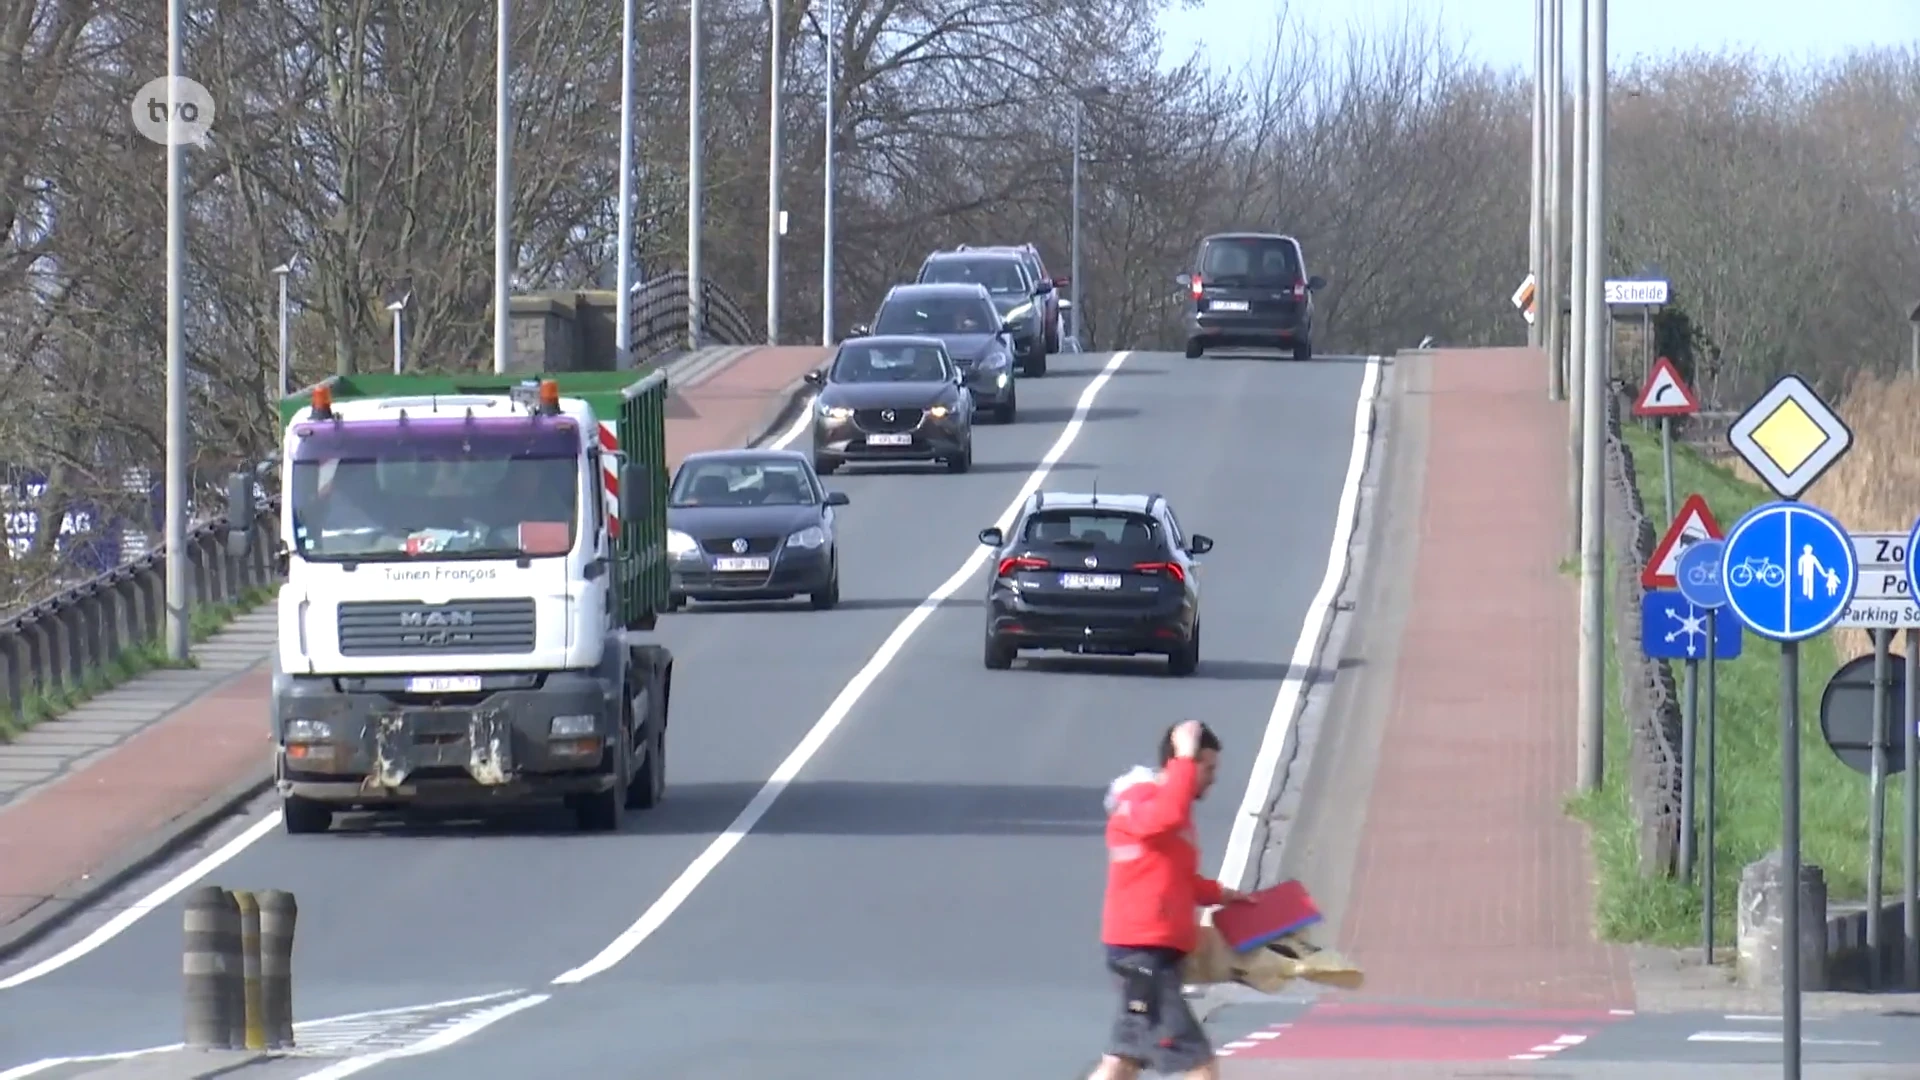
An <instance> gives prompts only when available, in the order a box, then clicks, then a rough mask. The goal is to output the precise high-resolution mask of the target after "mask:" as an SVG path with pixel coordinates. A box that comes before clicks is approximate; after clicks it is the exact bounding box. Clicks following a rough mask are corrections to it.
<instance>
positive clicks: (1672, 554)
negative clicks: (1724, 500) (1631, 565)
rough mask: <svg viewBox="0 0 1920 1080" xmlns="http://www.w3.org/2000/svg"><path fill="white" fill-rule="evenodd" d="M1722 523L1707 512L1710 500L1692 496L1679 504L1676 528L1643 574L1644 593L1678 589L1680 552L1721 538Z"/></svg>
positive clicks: (1710, 511) (1656, 551) (1666, 538)
mask: <svg viewBox="0 0 1920 1080" xmlns="http://www.w3.org/2000/svg"><path fill="white" fill-rule="evenodd" d="M1722 535H1723V534H1722V533H1721V532H1720V523H1719V522H1717V521H1715V520H1714V519H1713V511H1712V510H1710V509H1708V508H1707V500H1706V499H1704V498H1702V497H1701V496H1700V495H1698V494H1695V495H1689V496H1687V501H1686V502H1684V503H1682V504H1680V512H1679V513H1678V514H1675V515H1674V517H1673V524H1672V525H1670V526H1668V527H1667V534H1666V535H1665V536H1663V537H1661V538H1660V543H1659V544H1658V545H1657V546H1656V547H1655V548H1654V549H1653V557H1652V558H1650V559H1648V560H1647V565H1646V566H1645V567H1644V568H1643V569H1642V570H1641V571H1640V586H1641V588H1645V589H1677V588H1679V587H1680V579H1679V578H1678V577H1677V576H1676V572H1677V571H1678V570H1679V567H1680V552H1681V551H1682V550H1684V549H1685V548H1686V547H1687V545H1689V544H1692V543H1695V542H1697V541H1700V540H1719V539H1721V537H1722Z"/></svg>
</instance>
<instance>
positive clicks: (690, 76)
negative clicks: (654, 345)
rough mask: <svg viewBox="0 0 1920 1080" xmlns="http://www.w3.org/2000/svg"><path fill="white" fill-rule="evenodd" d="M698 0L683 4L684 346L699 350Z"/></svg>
mask: <svg viewBox="0 0 1920 1080" xmlns="http://www.w3.org/2000/svg"><path fill="white" fill-rule="evenodd" d="M701 150H702V147H701V133H700V0H688V3H687V343H688V344H689V346H691V347H692V348H695V349H697V348H699V347H700V338H701V331H702V330H703V329H704V328H703V327H702V326H701V325H700V315H701V310H700V309H701V304H700V293H701V288H700V215H701V207H700V185H701V184H702V183H703V182H704V180H703V178H702V177H701V175H700V165H701V158H702V157H704V156H705V155H703V154H702V153H701Z"/></svg>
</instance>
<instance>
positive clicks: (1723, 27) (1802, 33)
mask: <svg viewBox="0 0 1920 1080" xmlns="http://www.w3.org/2000/svg"><path fill="white" fill-rule="evenodd" d="M1595 2H1599V0H1595ZM1576 5H1577V0H1568V3H1567V8H1568V15H1567V23H1568V25H1567V49H1568V56H1569V60H1568V64H1569V66H1570V67H1571V65H1572V64H1573V63H1574V60H1573V58H1572V57H1573V49H1574V41H1575V33H1576V31H1577V24H1576V23H1575V22H1574V20H1575V18H1576V15H1577V12H1578V7H1577V6H1576ZM1283 7H1285V8H1290V9H1291V11H1292V12H1293V14H1294V16H1295V17H1296V18H1298V19H1299V20H1301V22H1302V23H1303V24H1304V25H1306V26H1308V27H1311V28H1313V29H1314V30H1316V31H1318V32H1320V33H1323V34H1329V33H1331V34H1337V33H1339V32H1340V31H1341V30H1342V29H1343V28H1344V27H1345V26H1347V25H1348V24H1356V25H1359V26H1361V27H1363V28H1364V27H1367V26H1369V25H1377V24H1380V23H1382V22H1387V23H1391V22H1393V21H1396V20H1397V19H1398V18H1400V17H1401V16H1403V15H1404V14H1405V13H1407V12H1408V11H1411V12H1413V13H1414V14H1416V15H1417V16H1419V17H1421V18H1422V19H1424V20H1427V21H1433V20H1436V19H1437V20H1440V21H1441V22H1442V25H1443V26H1444V27H1445V28H1446V31H1447V33H1448V34H1449V36H1451V37H1452V38H1454V39H1455V40H1456V41H1464V42H1465V43H1466V45H1467V47H1468V49H1469V50H1470V51H1471V52H1472V53H1473V54H1474V55H1475V56H1476V57H1477V58H1479V59H1482V60H1485V61H1487V62H1489V63H1493V64H1496V65H1501V66H1512V67H1524V66H1526V65H1528V64H1530V63H1531V56H1532V50H1533V29H1532V17H1533V0H1204V3H1203V5H1202V6H1201V7H1199V8H1197V9H1194V10H1185V11H1174V12H1169V13H1168V14H1167V15H1166V16H1165V17H1164V18H1163V19H1162V20H1161V29H1162V31H1163V32H1164V33H1165V34H1166V51H1167V53H1168V54H1169V59H1176V58H1178V59H1184V58H1185V57H1186V56H1188V55H1191V53H1192V52H1193V51H1194V50H1195V49H1201V50H1204V51H1205V53H1206V56H1207V59H1208V61H1209V62H1210V63H1212V64H1213V65H1215V66H1221V65H1234V64H1239V63H1244V62H1246V61H1247V60H1249V59H1251V58H1252V57H1253V56H1254V55H1255V54H1256V53H1261V52H1264V50H1265V49H1266V47H1267V44H1268V38H1269V36H1270V33H1269V31H1268V29H1267V28H1268V27H1269V26H1270V25H1271V23H1272V20H1273V18H1274V14H1275V13H1276V12H1277V11H1279V10H1281V9H1282V8H1283ZM1608 10H1609V17H1608V22H1607V38H1608V50H1607V52H1608V55H1609V56H1611V57H1612V58H1613V60H1614V61H1615V62H1621V61H1625V60H1629V59H1631V58H1633V57H1635V56H1639V55H1649V54H1651V55H1659V54H1664V53H1670V52H1676V51H1684V50H1687V49H1708V50H1713V49H1719V48H1722V47H1730V48H1736V49H1750V50H1752V51H1755V52H1758V53H1763V54H1768V55H1777V56H1782V57H1789V58H1796V59H1797V58H1810V57H1811V58H1825V57H1832V56H1837V55H1841V54H1844V53H1845V52H1846V51H1847V50H1848V49H1850V48H1863V47H1866V46H1869V45H1872V44H1876V43H1878V44H1901V43H1905V44H1912V43H1915V42H1920V0H1816V2H1813V3H1809V2H1808V0H1611V6H1610V7H1609V9H1608ZM1176 62H1177V59H1176Z"/></svg>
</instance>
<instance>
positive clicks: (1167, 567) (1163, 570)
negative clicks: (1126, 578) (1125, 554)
mask: <svg viewBox="0 0 1920 1080" xmlns="http://www.w3.org/2000/svg"><path fill="white" fill-rule="evenodd" d="M1133 568H1134V569H1135V570H1138V571H1139V572H1140V573H1142V574H1165V575H1166V576H1168V577H1170V578H1172V579H1173V580H1175V581H1185V580H1187V572H1186V571H1185V570H1182V569H1180V564H1179V563H1170V562H1143V563H1134V564H1133Z"/></svg>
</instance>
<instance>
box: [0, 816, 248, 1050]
mask: <svg viewBox="0 0 1920 1080" xmlns="http://www.w3.org/2000/svg"><path fill="white" fill-rule="evenodd" d="M279 827H280V811H278V810H275V811H273V812H272V813H270V814H268V815H267V816H266V817H263V818H261V819H260V820H259V821H256V822H254V823H253V824H252V825H249V826H247V831H246V832H243V833H241V834H240V835H239V836H236V837H234V838H233V839H231V840H229V841H227V842H226V843H224V844H222V845H220V847H219V848H217V849H216V850H215V851H214V852H213V853H212V854H210V855H208V856H207V857H206V858H204V859H201V860H200V861H199V862H197V863H194V864H193V865H192V866H189V867H187V868H186V869H185V870H182V871H181V872H180V873H179V874H177V875H175V876H174V878H173V879H172V880H171V881H168V882H167V883H166V884H165V885H162V886H160V887H159V888H157V889H155V890H153V891H152V892H150V893H148V894H147V895H146V896H143V897H141V898H140V899H139V900H137V901H135V902H134V903H133V904H132V905H131V906H129V907H128V908H126V909H125V910H123V911H121V912H120V914H118V915H115V916H114V917H113V918H111V919H108V920H107V921H106V922H104V923H101V924H100V926H99V927H98V928H96V929H95V930H94V931H93V933H91V934H88V935H87V936H86V937H83V938H81V939H80V940H79V941H76V942H74V943H73V944H71V945H69V946H67V947H66V948H64V949H62V950H60V951H59V952H57V953H54V954H53V955H52V956H49V957H47V958H46V959H45V960H42V961H40V962H39V963H37V964H35V965H33V966H32V967H30V968H27V969H26V970H25V971H21V972H18V973H16V974H13V975H9V976H8V977H6V978H4V979H0V990H11V989H13V988H14V987H16V986H22V985H25V984H26V983H30V982H32V981H33V980H35V979H38V978H41V977H42V976H46V975H51V974H52V973H54V972H56V971H58V970H60V969H61V968H63V967H66V966H67V965H68V964H71V963H73V962H74V961H75V960H78V959H80V958H81V957H83V956H85V955H87V954H88V953H90V952H92V951H93V950H95V949H98V948H99V947H100V946H102V945H105V944H106V943H107V942H109V941H112V940H113V939H114V938H116V937H119V936H120V935H121V934H123V933H125V932H126V929H127V927H129V926H132V925H133V924H134V923H137V922H139V921H140V920H141V919H142V918H144V917H145V916H146V915H147V914H148V913H149V912H151V911H153V909H155V908H157V907H159V906H161V905H162V904H165V903H166V902H167V901H169V900H171V899H173V898H174V897H176V896H178V895H180V894H181V893H183V892H186V891H187V889H188V887H189V886H191V885H193V884H194V883H195V882H197V881H199V880H200V879H201V878H203V877H206V876H207V875H208V874H211V873H213V872H214V871H215V870H218V869H219V868H220V867H221V866H222V865H224V864H225V863H226V862H227V861H228V860H230V859H232V858H233V857H234V856H236V855H238V854H240V853H241V852H242V851H245V850H246V849H247V848H248V847H251V846H252V845H253V844H254V843H255V842H257V841H258V840H259V839H260V838H261V837H263V836H265V835H267V834H268V833H270V832H272V831H273V830H274V829H277V828H279ZM0 1080H5V1074H0Z"/></svg>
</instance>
